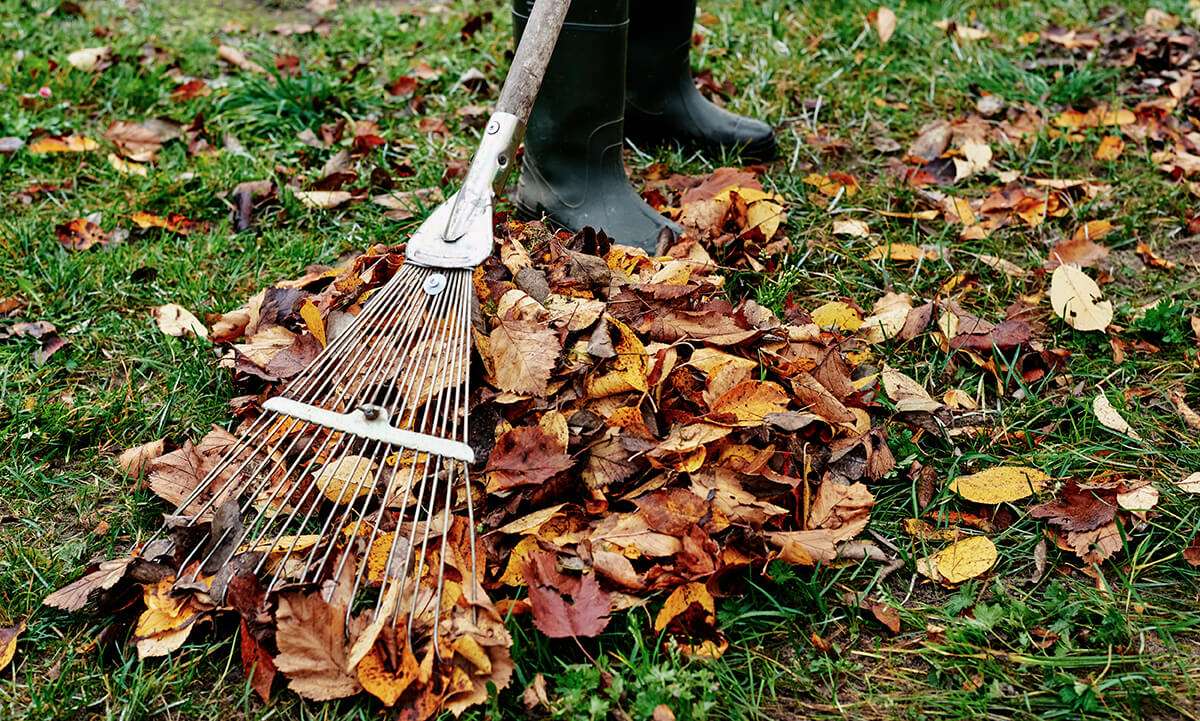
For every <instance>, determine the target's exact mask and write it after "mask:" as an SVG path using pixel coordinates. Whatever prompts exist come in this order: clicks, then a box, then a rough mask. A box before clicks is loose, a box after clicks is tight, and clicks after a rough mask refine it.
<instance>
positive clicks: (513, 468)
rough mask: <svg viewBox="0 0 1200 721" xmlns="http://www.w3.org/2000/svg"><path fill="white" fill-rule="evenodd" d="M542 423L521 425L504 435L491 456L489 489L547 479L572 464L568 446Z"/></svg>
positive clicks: (489, 461)
mask: <svg viewBox="0 0 1200 721" xmlns="http://www.w3.org/2000/svg"><path fill="white" fill-rule="evenodd" d="M556 446H557V443H556V442H555V440H554V439H553V438H552V437H551V436H550V435H548V434H547V433H546V431H545V429H543V428H542V427H541V426H518V427H516V428H513V429H511V430H509V431H508V432H506V433H505V434H504V435H502V436H500V438H499V439H497V441H496V447H495V448H494V449H493V450H492V452H491V455H489V456H488V462H487V471H488V473H489V482H488V488H489V490H492V491H495V490H500V489H505V488H515V487H517V486H525V485H536V484H540V483H545V482H546V481H547V480H549V479H550V478H551V477H552V476H554V475H556V474H558V473H562V472H563V471H565V470H567V469H568V468H570V467H571V465H572V462H571V457H570V456H569V455H567V453H566V450H565V448H564V449H560V448H557V447H556Z"/></svg>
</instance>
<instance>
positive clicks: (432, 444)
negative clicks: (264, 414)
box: [263, 396, 475, 463]
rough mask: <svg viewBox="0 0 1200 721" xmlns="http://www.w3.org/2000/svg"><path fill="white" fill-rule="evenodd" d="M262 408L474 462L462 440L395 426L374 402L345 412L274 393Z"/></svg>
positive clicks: (469, 448) (388, 441)
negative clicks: (415, 431)
mask: <svg viewBox="0 0 1200 721" xmlns="http://www.w3.org/2000/svg"><path fill="white" fill-rule="evenodd" d="M263 410H267V411H274V412H276V413H282V414H283V415H285V416H291V417H292V418H299V419H300V420H302V421H308V422H309V423H315V424H317V425H319V426H325V427H326V428H330V429H333V430H335V431H342V432H343V433H349V434H351V435H355V436H358V437H359V438H366V439H369V440H373V441H381V442H383V443H390V444H391V445H393V446H398V447H401V448H410V449H412V450H414V451H419V452H421V453H430V454H433V455H435V456H443V457H445V458H453V459H454V460H456V461H463V462H465V463H474V462H475V451H473V450H471V447H470V446H468V445H467V444H466V443H459V442H458V441H452V440H449V439H446V438H438V437H437V436H430V435H426V434H424V433H414V432H413V431H406V430H404V429H403V428H396V427H395V426H393V425H392V424H391V422H390V421H391V419H390V416H389V414H388V411H387V409H386V408H381V407H379V406H376V405H369V404H363V405H361V406H359V407H358V408H356V409H355V410H353V411H350V412H349V413H338V412H336V411H331V410H328V409H325V408H321V407H319V406H312V405H309V404H307V403H300V402H299V401H294V400H292V399H290V398H280V397H279V396H275V397H274V398H268V399H267V401H266V402H265V403H263ZM368 412H370V413H371V416H370V417H368V415H367V413H368Z"/></svg>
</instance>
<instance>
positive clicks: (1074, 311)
mask: <svg viewBox="0 0 1200 721" xmlns="http://www.w3.org/2000/svg"><path fill="white" fill-rule="evenodd" d="M1101 297H1102V294H1101V292H1100V286H1098V285H1096V281H1094V280H1092V279H1091V278H1089V277H1088V276H1087V275H1086V274H1084V272H1083V271H1082V270H1080V269H1079V268H1078V267H1077V266H1074V265H1067V264H1063V265H1060V266H1058V267H1057V268H1055V269H1054V273H1053V274H1052V275H1051V276H1050V305H1051V307H1052V308H1053V309H1054V314H1055V315H1057V316H1058V317H1059V318H1062V319H1063V320H1064V321H1066V323H1067V325H1069V326H1071V327H1072V328H1074V329H1075V330H1083V331H1090V330H1098V331H1103V330H1104V329H1105V328H1107V327H1108V324H1109V323H1111V322H1112V318H1113V307H1112V303H1110V302H1109V301H1107V300H1104V301H1102V300H1100V298H1101Z"/></svg>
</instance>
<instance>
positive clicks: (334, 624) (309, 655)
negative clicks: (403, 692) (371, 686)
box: [275, 593, 362, 701]
mask: <svg viewBox="0 0 1200 721" xmlns="http://www.w3.org/2000/svg"><path fill="white" fill-rule="evenodd" d="M345 614H346V611H345V609H344V608H341V607H338V606H331V605H330V604H329V603H327V602H326V601H325V600H324V599H322V598H321V595H320V594H319V593H310V594H300V593H285V594H282V595H280V597H279V610H278V611H277V612H276V614H275V621H276V624H277V630H276V633H275V644H276V645H277V646H278V647H279V655H278V656H276V658H275V666H276V667H277V668H278V669H279V670H280V671H282V672H283V673H284V674H285V675H286V676H287V677H288V688H290V689H292V690H293V691H295V692H296V693H298V694H300V695H301V696H303V697H305V698H308V699H312V700H314V701H329V700H331V699H335V698H345V697H346V696H352V695H354V694H356V693H358V692H359V691H361V690H362V684H361V683H360V682H359V680H358V677H357V676H355V675H353V673H352V672H351V671H352V670H351V671H348V670H347V669H346V661H347V659H348V656H349V645H348V644H347V641H346V637H345Z"/></svg>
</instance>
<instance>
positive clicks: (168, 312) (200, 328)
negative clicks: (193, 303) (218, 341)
mask: <svg viewBox="0 0 1200 721" xmlns="http://www.w3.org/2000/svg"><path fill="white" fill-rule="evenodd" d="M154 322H155V323H157V324H158V329H159V330H161V331H162V332H163V333H166V334H167V335H172V336H175V337H177V338H180V337H184V336H193V335H194V336H197V337H199V338H207V337H208V329H207V328H205V327H204V324H203V323H201V322H200V320H199V319H198V318H197V317H196V316H194V315H192V314H191V312H190V311H189V310H188V309H187V308H184V307H183V306H181V305H176V304H175V303H167V304H166V305H160V306H157V307H156V308H155V309H154Z"/></svg>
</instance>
